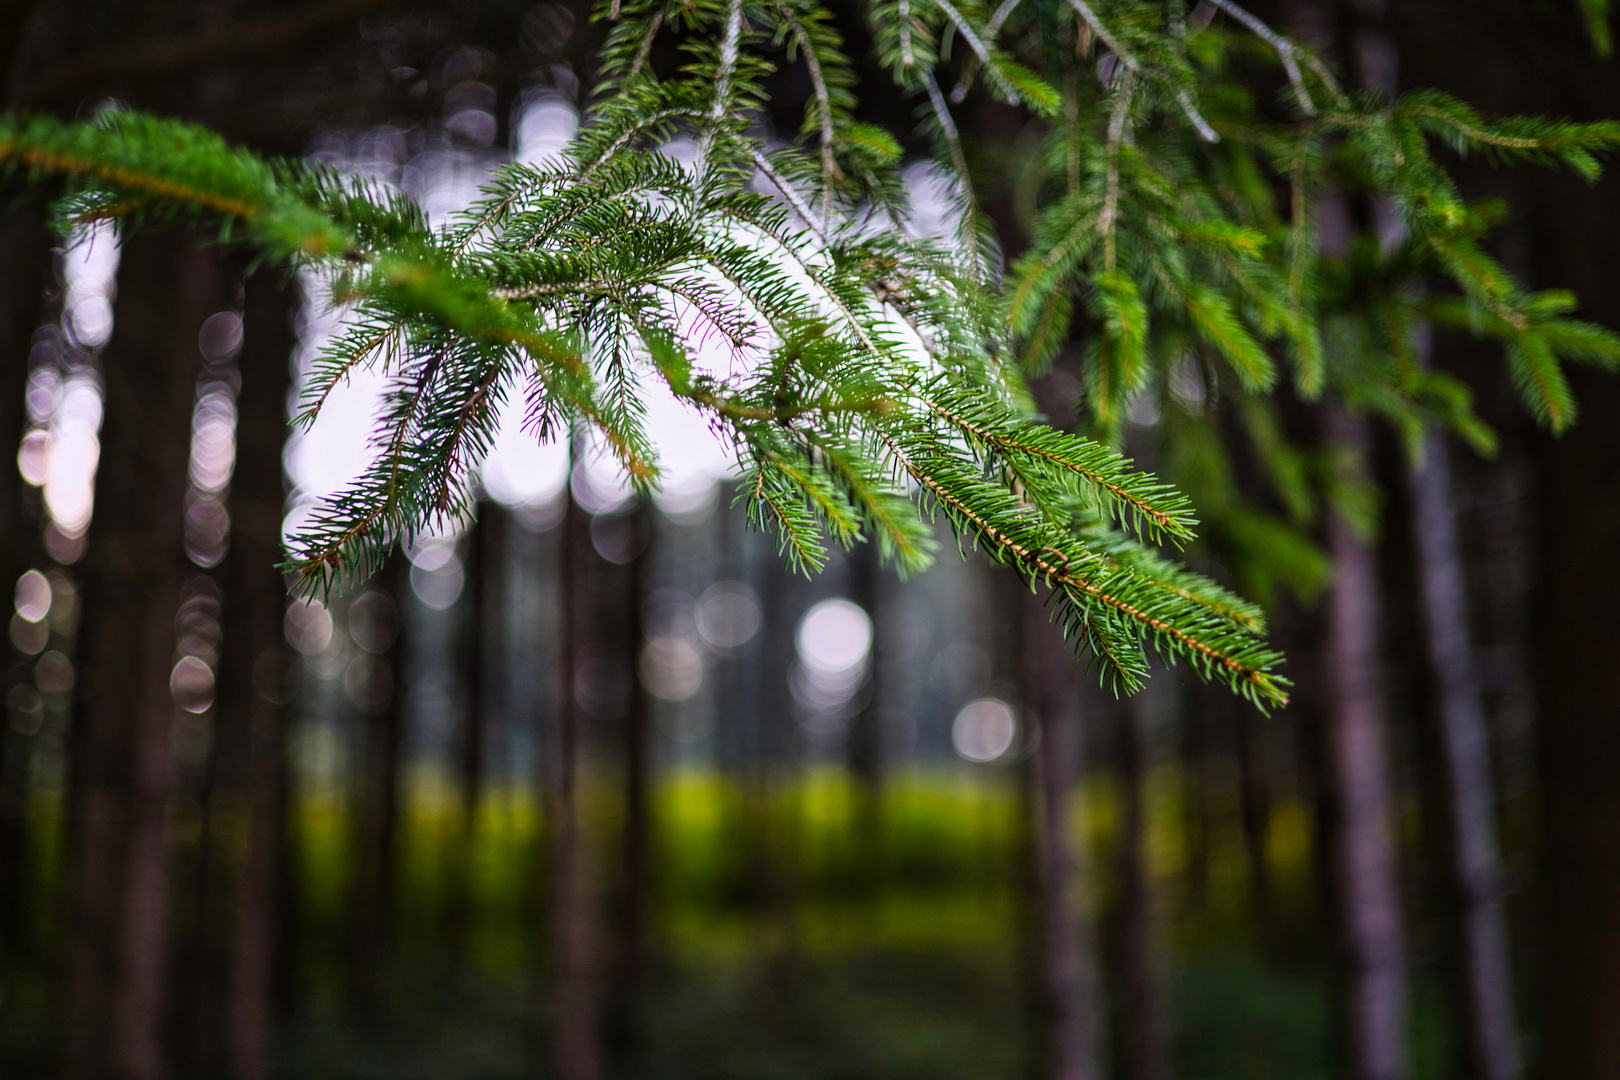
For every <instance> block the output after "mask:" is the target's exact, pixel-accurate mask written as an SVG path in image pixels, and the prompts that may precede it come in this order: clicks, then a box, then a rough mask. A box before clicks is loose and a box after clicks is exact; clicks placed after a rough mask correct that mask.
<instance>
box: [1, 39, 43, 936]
mask: <svg viewBox="0 0 1620 1080" xmlns="http://www.w3.org/2000/svg"><path fill="white" fill-rule="evenodd" d="M6 10H7V9H6V8H4V7H0V13H3V12H5V11H6ZM0 22H3V15H0ZM4 33H5V27H4V26H3V25H0V56H5V55H9V53H8V51H7V50H6V49H5V47H4V46H5V42H4V38H3V35H4ZM0 85H3V83H0ZM51 263H52V254H51V238H50V234H49V232H47V231H46V228H45V215H44V213H43V211H42V210H41V209H40V208H39V207H37V206H26V207H15V208H13V209H10V210H7V211H5V212H4V213H3V214H0V447H3V448H5V449H4V452H3V453H0V595H8V594H5V593H4V590H9V589H10V588H11V587H12V584H13V583H14V582H15V581H16V580H17V578H18V577H20V576H21V575H22V574H23V573H24V572H25V571H26V570H28V569H29V567H30V566H31V565H33V563H34V561H35V559H36V558H37V557H38V553H39V552H38V549H39V539H38V523H37V522H33V521H30V520H28V516H27V515H26V514H25V512H24V509H23V502H22V499H23V487H24V485H23V484H22V483H21V478H20V477H19V475H18V472H17V469H16V468H15V467H14V466H13V465H12V464H11V462H9V461H8V460H6V457H5V455H9V454H12V453H14V452H15V451H14V448H15V447H16V446H17V445H18V444H19V442H20V441H21V439H22V435H23V429H24V428H25V427H26V426H27V423H28V416H27V413H26V411H25V410H24V407H23V405H24V402H23V395H24V393H25V391H26V389H27V386H28V371H29V355H30V353H31V352H32V347H33V342H34V335H35V334H36V332H37V331H38V330H39V328H40V326H41V325H42V324H43V323H44V321H45V320H46V318H48V317H49V314H50V311H51V308H52V307H53V305H51V304H49V303H47V301H46V290H47V289H48V288H49V287H50V286H51V285H53V284H54V282H53V281H52V277H51ZM0 610H6V609H0ZM3 647H4V646H0V648H3ZM11 685H12V684H11V683H10V682H9V681H7V682H6V683H5V684H3V685H0V690H3V691H6V692H9V691H10V689H11ZM27 749H28V744H27V743H25V742H24V741H23V738H22V736H21V735H20V734H19V733H18V732H16V731H14V730H12V726H11V725H10V724H9V723H8V724H5V725H4V726H3V727H0V964H3V963H4V962H6V961H9V960H13V959H15V958H16V957H17V956H18V954H19V953H21V952H23V951H25V950H26V949H27V944H28V941H27V936H26V934H25V930H24V927H25V923H26V904H25V899H24V898H25V897H26V895H27V892H28V882H27V876H26V875H27V865H28V856H27V839H28V788H27V782H26V777H27V759H26V757H25V756H24V755H25V752H26V751H27Z"/></svg>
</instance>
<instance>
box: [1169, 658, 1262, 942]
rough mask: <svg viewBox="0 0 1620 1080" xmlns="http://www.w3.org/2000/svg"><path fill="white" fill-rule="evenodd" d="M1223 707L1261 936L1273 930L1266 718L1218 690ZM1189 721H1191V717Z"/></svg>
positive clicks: (1245, 851) (1250, 880)
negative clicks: (1233, 749)
mask: <svg viewBox="0 0 1620 1080" xmlns="http://www.w3.org/2000/svg"><path fill="white" fill-rule="evenodd" d="M1217 689H1218V690H1219V693H1220V694H1221V696H1222V698H1223V700H1222V702H1221V706H1222V707H1223V708H1224V709H1226V710H1227V711H1229V712H1230V713H1231V715H1232V721H1233V723H1232V727H1233V734H1234V736H1235V742H1236V744H1237V746H1236V752H1237V763H1238V786H1239V792H1238V797H1239V799H1240V803H1241V804H1240V808H1239V809H1240V813H1241V815H1242V820H1243V854H1244V858H1245V860H1246V861H1247V862H1248V864H1249V888H1250V890H1251V894H1252V898H1253V901H1252V902H1253V904H1254V915H1255V919H1256V922H1257V923H1258V924H1259V926H1260V932H1261V935H1262V936H1266V935H1268V934H1269V933H1270V928H1271V910H1272V904H1271V868H1270V863H1269V861H1268V860H1267V857H1266V837H1267V836H1268V835H1269V834H1270V831H1271V775H1270V770H1269V769H1268V767H1267V764H1266V744H1265V737H1264V734H1263V733H1262V732H1261V731H1260V730H1258V729H1259V727H1260V724H1261V723H1263V722H1264V720H1265V718H1264V717H1263V716H1261V715H1260V714H1259V713H1258V712H1255V711H1254V710H1252V709H1250V708H1247V707H1246V706H1245V705H1244V704H1243V703H1242V702H1240V701H1235V700H1233V699H1231V698H1230V697H1229V696H1227V694H1226V692H1225V690H1224V689H1219V688H1217ZM1189 722H1192V721H1191V718H1189Z"/></svg>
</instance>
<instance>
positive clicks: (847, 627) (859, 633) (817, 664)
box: [797, 599, 872, 673]
mask: <svg viewBox="0 0 1620 1080" xmlns="http://www.w3.org/2000/svg"><path fill="white" fill-rule="evenodd" d="M797 644H798V649H799V659H801V660H803V661H804V663H805V666H807V667H809V668H811V669H812V670H815V671H820V672H826V673H833V672H845V671H849V670H850V669H851V668H855V667H858V666H859V665H861V664H862V663H864V662H865V661H866V655H867V653H869V652H871V650H872V620H871V618H870V617H868V616H867V614H866V612H865V610H864V609H862V608H861V606H860V605H859V604H856V603H852V602H851V601H849V600H844V599H833V600H823V601H821V602H820V603H819V604H817V605H815V606H814V607H812V608H811V609H810V610H809V611H807V612H806V613H805V616H804V619H803V620H802V621H801V622H800V623H799V633H798V638H797Z"/></svg>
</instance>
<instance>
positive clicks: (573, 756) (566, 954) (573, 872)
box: [548, 498, 601, 1080]
mask: <svg viewBox="0 0 1620 1080" xmlns="http://www.w3.org/2000/svg"><path fill="white" fill-rule="evenodd" d="M588 531H589V522H588V521H587V519H586V516H585V513H584V511H583V510H581V509H580V507H579V505H578V503H576V502H575V501H574V500H573V499H572V498H569V499H568V507H567V509H566V510H565V511H564V514H563V521H562V535H561V537H559V539H558V543H559V545H560V546H559V548H558V580H559V595H558V609H559V613H560V615H561V622H562V625H561V628H560V629H561V633H560V634H559V641H558V645H559V649H558V658H557V659H558V664H557V721H556V726H555V729H554V741H553V746H552V755H551V761H552V782H551V785H550V791H551V813H550V814H549V815H548V816H549V818H550V828H551V839H552V852H551V879H552V880H551V884H552V901H551V918H552V984H551V990H552V999H553V1004H552V1008H553V1011H554V1013H555V1024H556V1026H555V1043H554V1052H555V1055H556V1057H555V1063H556V1065H555V1067H556V1075H557V1078H558V1080H596V1077H597V1075H598V1074H599V1072H600V1071H601V1066H600V1062H599V1058H598V1052H597V1042H596V997H595V987H594V985H593V980H592V975H593V972H592V970H591V955H592V932H591V931H592V928H591V911H590V901H589V891H588V888H587V884H586V875H585V867H584V863H585V858H584V851H583V844H582V840H581V836H580V828H579V793H578V786H579V758H580V743H581V740H582V737H583V735H584V732H583V730H582V729H583V720H584V718H583V716H581V713H580V708H579V701H578V698H577V695H576V693H575V690H576V687H575V664H576V663H577V662H578V660H579V656H580V654H581V652H582V650H583V649H584V647H585V643H586V641H587V640H588V638H589V615H588V611H589V604H588V601H589V599H590V598H591V593H590V587H589V586H590V583H589V581H588V580H583V579H586V578H587V557H586V549H587V546H588V545H589V544H590V537H589V535H588Z"/></svg>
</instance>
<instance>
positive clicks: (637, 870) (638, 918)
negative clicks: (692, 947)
mask: <svg viewBox="0 0 1620 1080" xmlns="http://www.w3.org/2000/svg"><path fill="white" fill-rule="evenodd" d="M636 512H637V513H638V514H641V515H643V517H644V518H645V517H646V516H648V512H647V510H646V508H645V506H643V507H642V508H641V509H639V510H637V511H636ZM641 525H642V527H650V525H651V523H650V522H647V521H645V520H644V521H643V522H642V523H641ZM650 548H651V545H650V544H649V545H648V549H649V550H650ZM651 562H652V560H651V558H650V557H649V556H648V554H647V550H644V551H643V552H642V553H641V554H640V555H638V556H637V557H636V559H635V561H634V562H632V563H631V564H630V566H629V567H628V568H627V569H628V571H629V576H630V581H629V588H628V589H627V590H626V596H625V623H626V625H625V628H624V629H625V643H626V645H627V647H628V648H627V650H626V651H627V653H628V655H629V656H630V657H631V658H632V660H633V659H634V658H635V657H637V656H639V655H640V651H641V643H642V638H643V637H645V636H646V634H645V628H644V625H643V612H642V605H643V604H644V603H645V601H646V593H647V576H648V574H649V572H650V569H651ZM651 704H652V703H651V702H650V701H649V700H648V695H647V690H646V687H644V686H643V685H642V683H641V680H640V679H639V678H637V677H636V675H635V672H634V670H632V672H631V678H630V708H629V710H628V711H627V712H626V713H625V716H624V811H625V813H624V848H623V859H624V863H623V866H622V868H621V873H622V875H623V881H622V884H621V890H622V895H621V898H620V920H621V925H620V931H619V932H620V939H621V940H620V949H621V952H620V955H619V977H618V999H619V1001H618V1011H619V1015H620V1021H619V1027H620V1031H621V1034H622V1040H623V1043H624V1046H625V1049H626V1052H627V1056H628V1057H631V1058H633V1057H635V1056H636V1055H637V1054H638V1053H639V1051H640V1045H639V1042H640V1034H641V1030H640V1014H641V1005H642V998H643V995H644V994H645V991H646V981H647V960H648V925H647V923H648V907H649V901H650V890H651V886H652V820H651V811H650V808H649V806H648V797H649V795H650V791H649V788H650V785H651V783H652V776H651V762H650V761H649V754H650V751H651V749H652V748H651V746H650V745H649V743H650V740H651V734H652V732H651V728H650V724H649V720H650V717H649V715H648V714H649V712H650V706H651Z"/></svg>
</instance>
